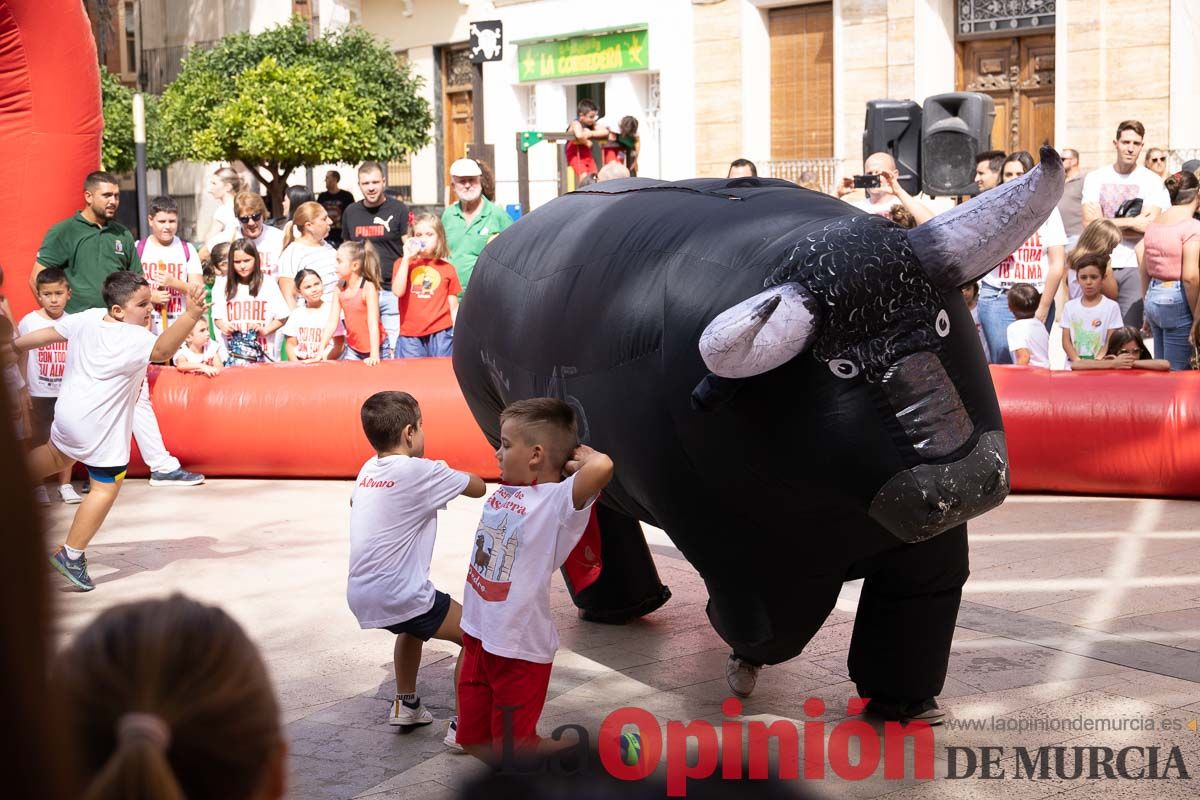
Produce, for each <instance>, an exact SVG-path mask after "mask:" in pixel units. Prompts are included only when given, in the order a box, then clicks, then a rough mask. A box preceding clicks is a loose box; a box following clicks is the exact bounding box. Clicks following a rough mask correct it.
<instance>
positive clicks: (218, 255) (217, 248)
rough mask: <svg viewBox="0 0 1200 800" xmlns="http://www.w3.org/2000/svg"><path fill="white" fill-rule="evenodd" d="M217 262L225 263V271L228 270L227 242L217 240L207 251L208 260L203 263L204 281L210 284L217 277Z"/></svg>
mask: <svg viewBox="0 0 1200 800" xmlns="http://www.w3.org/2000/svg"><path fill="white" fill-rule="evenodd" d="M217 264H224V265H225V272H226V274H228V272H229V242H217V243H216V244H214V245H213V246H212V249H211V250H209V251H208V261H207V262H206V263H205V264H204V282H205V283H207V284H210V285H211V284H212V283H213V281H215V280H216V279H217V275H218V273H217V266H216V265H217Z"/></svg>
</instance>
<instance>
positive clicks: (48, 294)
mask: <svg viewBox="0 0 1200 800" xmlns="http://www.w3.org/2000/svg"><path fill="white" fill-rule="evenodd" d="M34 280H35V284H34V285H35V286H36V287H37V301H38V305H39V306H41V307H42V308H41V310H40V311H30V312H29V313H28V314H26V315H25V316H24V317H22V318H21V324H20V325H18V326H17V335H19V336H24V335H25V334H27V333H33V332H34V331H40V330H42V329H44V328H52V327H54V324H55V323H56V322H57V321H58V320H60V319H62V318H63V317H64V316H66V313H67V312H66V308H67V302H68V301H69V300H70V299H71V284H70V282H69V281H68V280H67V273H65V272H63V270H62V268H61V267H47V268H46V269H44V270H42V271H41V272H39V273H38V274H37V277H36V278H35V279H34ZM66 367H67V343H66V342H54V343H52V344H48V345H46V346H45V347H39V348H37V349H36V350H30V351H29V358H28V361H27V363H26V365H25V383H26V385H27V386H28V387H29V402H30V408H29V412H30V413H29V416H30V422H31V425H32V428H33V438H32V439H31V440H30V441H31V442H32V443H33V444H34V445H35V446H36V445H40V444H45V443H46V442H48V441H50V425H51V423H53V422H54V406H55V404H56V403H57V402H58V391H59V388H60V387H61V386H62V379H63V371H64V370H65V369H66ZM57 478H58V496H59V497H60V498H62V501H63V502H64V503H69V504H71V505H74V504H76V503H79V502H82V500H83V498H82V497H80V496H79V493H78V492H76V491H75V487H74V486H72V485H71V467H70V466H67V467H65V468H64V469H63V470H62V471H61V472H59V473H58V476H57ZM34 491H35V496H36V497H37V500H38V502H39V503H42V504H48V503H49V502H50V498H49V496H48V495H47V493H46V486H45V484H38V487H37V489H35V490H34Z"/></svg>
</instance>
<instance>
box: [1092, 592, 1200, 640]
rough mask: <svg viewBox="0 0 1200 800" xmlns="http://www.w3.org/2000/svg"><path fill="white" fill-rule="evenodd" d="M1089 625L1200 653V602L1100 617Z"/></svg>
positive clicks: (1132, 637)
mask: <svg viewBox="0 0 1200 800" xmlns="http://www.w3.org/2000/svg"><path fill="white" fill-rule="evenodd" d="M1088 627H1089V628H1094V629H1096V630H1101V631H1107V632H1109V633H1116V634H1120V635H1121V636H1128V637H1129V638H1131V639H1141V640H1143V641H1147V642H1157V643H1159V644H1165V645H1167V646H1169V647H1178V648H1181V649H1183V650H1191V651H1193V652H1200V601H1198V602H1197V604H1196V605H1194V606H1192V607H1190V608H1184V609H1177V610H1174V611H1161V612H1151V613H1149V614H1137V615H1134V616H1128V617H1119V618H1117V619H1107V620H1100V621H1098V622H1092V623H1089V624H1088Z"/></svg>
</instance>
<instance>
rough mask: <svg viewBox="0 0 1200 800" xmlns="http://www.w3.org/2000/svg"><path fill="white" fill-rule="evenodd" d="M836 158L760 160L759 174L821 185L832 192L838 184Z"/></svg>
mask: <svg viewBox="0 0 1200 800" xmlns="http://www.w3.org/2000/svg"><path fill="white" fill-rule="evenodd" d="M838 164H839V162H838V160H837V159H836V158H802V159H796V160H793V161H760V162H759V163H758V165H757V166H758V174H759V175H761V176H762V177H764V178H782V179H784V180H786V181H791V182H792V183H795V184H809V185H810V186H817V187H820V189H821V191H823V192H825V193H826V194H832V193H833V190H834V187H835V186H836V184H837V172H838Z"/></svg>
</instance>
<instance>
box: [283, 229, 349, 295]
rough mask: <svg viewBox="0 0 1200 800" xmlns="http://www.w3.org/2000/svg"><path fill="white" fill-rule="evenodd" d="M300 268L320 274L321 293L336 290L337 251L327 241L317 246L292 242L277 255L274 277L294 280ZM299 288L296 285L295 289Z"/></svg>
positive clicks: (330, 292)
mask: <svg viewBox="0 0 1200 800" xmlns="http://www.w3.org/2000/svg"><path fill="white" fill-rule="evenodd" d="M302 269H311V270H312V271H313V272H315V273H317V274H318V275H320V276H321V283H322V284H324V286H325V289H324V291H323V292H322V293H323V294H325V295H326V296H328V295H330V294H332V293H333V292H335V291H337V281H338V276H337V251H336V250H334V249H333V246H332V245H330V244H329V242H321V244H320V245H319V246H317V247H311V246H309V245H306V244H304V243H303V242H292V243H291V244H290V245H288V247H287V249H286V250H284V251H283V255H281V256H280V257H279V271H278V273H277V274H276V276H275V277H277V278H291V279H292V280H295V279H296V273H297V272H299V271H300V270H302ZM299 288H300V287H299V286H297V287H296V289H297V290H299ZM297 294H299V291H297Z"/></svg>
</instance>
